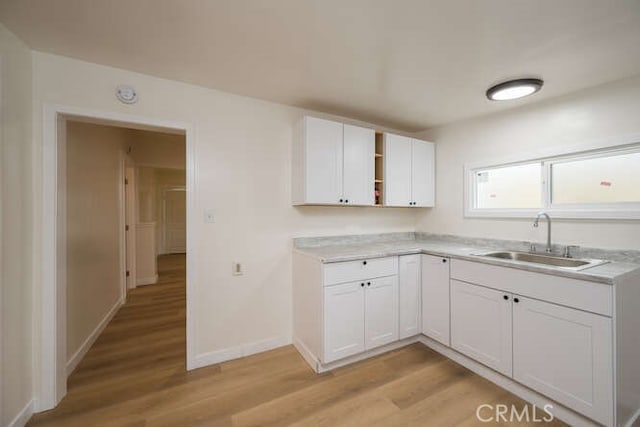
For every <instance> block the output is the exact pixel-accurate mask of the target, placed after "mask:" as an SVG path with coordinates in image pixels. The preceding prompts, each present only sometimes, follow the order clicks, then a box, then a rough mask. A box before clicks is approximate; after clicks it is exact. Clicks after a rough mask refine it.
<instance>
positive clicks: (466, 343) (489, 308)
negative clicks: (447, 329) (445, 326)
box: [451, 280, 513, 377]
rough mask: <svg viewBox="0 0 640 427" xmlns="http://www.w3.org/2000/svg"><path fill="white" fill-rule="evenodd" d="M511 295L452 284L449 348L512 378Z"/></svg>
mask: <svg viewBox="0 0 640 427" xmlns="http://www.w3.org/2000/svg"><path fill="white" fill-rule="evenodd" d="M511 329H512V322H511V295H510V294H508V293H505V292H501V291H497V290H494V289H489V288H485V287H483V286H476V285H471V284H469V283H463V282H459V281H457V280H451V347H453V348H454V349H456V350H458V351H459V352H460V353H463V354H466V355H467V356H469V357H471V358H472V359H475V360H477V361H478V362H480V363H482V364H484V365H486V366H488V367H490V368H492V369H495V370H496V371H498V372H500V373H502V374H504V375H506V376H509V377H510V376H511V375H512V369H511V368H512V338H513V337H512V335H511Z"/></svg>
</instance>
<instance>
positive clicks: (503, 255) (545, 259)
mask: <svg viewBox="0 0 640 427" xmlns="http://www.w3.org/2000/svg"><path fill="white" fill-rule="evenodd" d="M475 255H478V256H483V257H489V258H498V259H504V260H510V261H520V262H526V263H532V264H543V265H547V266H550V267H557V268H564V269H570V270H583V269H585V268H590V267H594V266H596V265H601V264H605V263H607V262H608V261H605V260H601V259H575V258H563V257H558V256H552V255H542V254H534V253H528V252H513V251H496V252H486V253H482V254H475Z"/></svg>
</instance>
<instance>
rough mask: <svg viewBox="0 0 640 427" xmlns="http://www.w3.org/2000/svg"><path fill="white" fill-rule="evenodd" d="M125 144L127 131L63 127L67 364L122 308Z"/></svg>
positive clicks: (73, 125)
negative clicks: (120, 307) (122, 193)
mask: <svg viewBox="0 0 640 427" xmlns="http://www.w3.org/2000/svg"><path fill="white" fill-rule="evenodd" d="M126 142H127V130H126V129H121V128H116V127H110V126H100V125H95V124H89V123H78V122H67V147H66V150H67V362H70V361H71V362H76V363H77V361H78V360H79V355H78V354H77V353H78V352H79V351H80V352H84V351H85V350H86V348H85V346H86V344H85V343H86V342H87V340H88V339H90V338H92V337H93V335H92V334H93V333H94V331H96V328H98V327H99V326H100V325H101V322H102V321H103V320H104V319H105V316H107V315H108V314H109V313H110V312H111V310H113V308H114V307H115V306H117V305H118V304H119V303H120V298H121V280H122V275H121V259H120V236H121V233H122V229H121V226H122V224H121V222H120V221H121V205H120V203H121V200H120V197H121V191H122V186H123V182H122V181H121V179H122V177H121V167H122V166H121V165H122V157H121V156H122V152H123V149H124V147H125V144H126ZM80 356H81V355H80Z"/></svg>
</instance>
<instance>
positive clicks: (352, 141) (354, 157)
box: [342, 125, 376, 205]
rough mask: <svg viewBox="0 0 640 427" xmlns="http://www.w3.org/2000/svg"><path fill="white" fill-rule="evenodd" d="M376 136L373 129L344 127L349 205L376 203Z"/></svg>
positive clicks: (345, 172)
mask: <svg viewBox="0 0 640 427" xmlns="http://www.w3.org/2000/svg"><path fill="white" fill-rule="evenodd" d="M375 150H376V134H375V131H374V130H373V129H366V128H362V127H359V126H351V125H344V167H343V169H344V171H343V178H344V179H343V187H342V188H343V196H344V199H345V200H348V202H347V203H348V204H349V205H373V204H374V203H375V194H374V191H375V187H374V185H375V184H374V167H375Z"/></svg>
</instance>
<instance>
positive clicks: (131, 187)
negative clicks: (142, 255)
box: [119, 152, 138, 299]
mask: <svg viewBox="0 0 640 427" xmlns="http://www.w3.org/2000/svg"><path fill="white" fill-rule="evenodd" d="M121 167H122V177H121V180H120V183H119V188H121V189H122V198H121V202H122V209H121V212H122V215H124V216H123V222H124V224H125V227H126V226H129V229H128V230H127V229H125V231H124V237H123V238H122V240H123V243H124V248H122V247H121V248H120V250H121V252H122V253H121V256H124V261H123V262H124V269H125V278H124V286H123V291H122V292H123V298H124V299H126V297H127V291H128V290H129V289H134V288H135V287H136V278H137V273H136V223H137V222H138V221H137V210H136V204H137V196H138V194H137V193H138V191H137V187H136V172H135V167H136V165H135V162H134V161H133V159H132V158H131V156H129V154H127V153H124V152H123V153H122V166H121ZM126 271H129V276H127V275H126Z"/></svg>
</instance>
